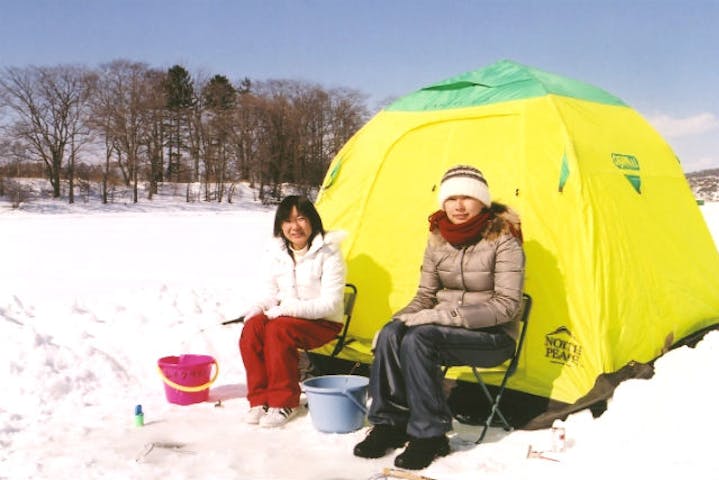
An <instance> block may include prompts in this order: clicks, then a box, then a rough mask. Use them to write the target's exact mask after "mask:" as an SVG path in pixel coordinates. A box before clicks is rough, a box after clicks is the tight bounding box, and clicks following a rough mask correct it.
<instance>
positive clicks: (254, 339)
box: [240, 313, 342, 408]
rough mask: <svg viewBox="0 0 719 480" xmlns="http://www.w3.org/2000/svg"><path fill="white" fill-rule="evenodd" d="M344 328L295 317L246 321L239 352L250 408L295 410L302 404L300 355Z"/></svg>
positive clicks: (257, 318)
mask: <svg viewBox="0 0 719 480" xmlns="http://www.w3.org/2000/svg"><path fill="white" fill-rule="evenodd" d="M341 329H342V325H341V324H339V323H337V322H330V321H327V320H304V319H301V318H295V317H277V318H275V319H274V320H270V319H268V318H267V317H266V316H265V314H264V313H261V314H259V315H255V316H254V317H252V318H250V319H249V320H246V321H245V326H244V327H243V328H242V334H241V335H240V353H241V354H242V361H243V362H244V363H245V372H246V373H247V400H249V402H250V406H252V407H254V406H257V405H267V406H268V407H276V408H283V407H290V408H295V407H297V406H298V405H299V404H300V385H299V381H300V378H299V352H298V351H297V349H299V348H304V349H307V350H310V349H313V348H317V347H321V346H322V345H324V344H325V343H327V342H329V341H330V340H332V339H333V338H335V336H336V335H337V333H339V331H340V330H341Z"/></svg>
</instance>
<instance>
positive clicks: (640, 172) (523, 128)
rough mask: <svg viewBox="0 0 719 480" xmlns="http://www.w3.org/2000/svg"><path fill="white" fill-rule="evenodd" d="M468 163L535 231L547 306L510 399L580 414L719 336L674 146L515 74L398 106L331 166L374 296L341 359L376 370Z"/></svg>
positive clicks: (559, 83)
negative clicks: (675, 353)
mask: <svg viewBox="0 0 719 480" xmlns="http://www.w3.org/2000/svg"><path fill="white" fill-rule="evenodd" d="M458 163H467V164H471V165H474V166H476V167H477V168H479V169H480V170H481V171H482V172H483V173H484V175H485V177H486V178H487V179H488V181H489V186H490V190H491V192H492V195H493V199H494V200H496V201H499V202H501V203H505V204H508V205H510V206H512V207H513V208H514V209H515V210H517V211H518V212H519V213H520V215H521V217H522V228H523V231H524V237H525V244H524V247H525V251H526V254H527V274H526V291H527V292H528V293H529V294H531V295H532V297H533V298H534V305H533V308H532V312H531V319H530V323H529V325H530V326H529V330H528V334H527V340H526V343H525V352H524V353H523V361H522V362H521V364H520V367H519V370H518V371H517V373H516V374H515V376H514V377H513V378H512V379H511V380H510V382H509V384H508V388H510V389H514V390H519V391H522V392H527V393H531V394H533V395H539V396H542V397H546V398H550V399H552V400H555V401H559V402H564V403H569V404H571V403H574V402H575V401H576V400H577V399H579V398H580V397H582V396H583V395H585V394H586V393H587V392H588V391H589V390H590V389H591V388H592V386H593V384H594V382H595V379H596V378H597V377H598V376H599V375H601V374H602V373H610V372H615V371H617V370H618V369H620V368H621V367H623V366H624V365H626V364H628V363H629V362H631V361H638V362H648V361H651V360H652V359H654V358H656V357H657V356H659V355H661V354H662V352H663V351H665V349H666V348H667V347H669V346H671V345H672V344H673V343H674V342H676V341H677V340H679V339H681V338H682V337H685V336H686V335H688V334H691V333H693V332H696V331H698V330H701V329H703V328H705V327H707V326H709V325H712V324H716V323H719V254H718V253H717V249H716V247H715V245H714V243H713V240H712V238H711V236H710V233H709V231H708V229H707V227H706V225H705V223H704V219H703V217H702V215H701V212H700V211H699V208H698V207H697V205H696V202H695V200H694V197H693V195H692V194H691V192H690V189H689V186H688V184H687V181H686V179H685V177H684V174H683V172H682V169H681V166H680V164H679V161H678V159H677V158H676V156H675V154H674V153H673V151H672V149H671V148H670V147H669V145H668V144H667V143H666V142H665V141H664V140H663V139H662V137H661V136H660V135H659V134H658V133H657V132H656V131H655V130H654V129H653V128H652V127H651V126H650V125H649V124H648V123H647V122H646V121H645V120H644V119H643V118H642V117H641V116H640V115H639V114H638V113H637V112H636V111H634V110H633V109H632V108H630V107H628V106H627V105H626V104H624V103H623V102H622V101H621V100H620V99H618V98H616V97H614V96H612V95H610V94H608V93H607V92H605V91H603V90H601V89H598V88H596V87H593V86H590V85H587V84H584V83H581V82H578V81H574V80H570V79H567V78H563V77H559V76H557V75H553V74H549V73H546V72H543V71H540V70H537V69H533V68H529V67H526V66H523V65H519V64H516V63H513V62H509V61H501V62H498V63H496V64H493V65H491V66H489V67H486V68H484V69H481V70H477V71H472V72H468V73H465V74H462V75H459V76H457V77H454V78H450V79H448V80H445V81H443V82H440V83H437V84H434V85H431V86H429V87H426V88H423V89H421V90H419V91H417V92H415V93H412V94H410V95H407V96H405V97H402V98H400V99H399V100H397V101H396V102H394V103H393V104H391V105H390V106H389V107H387V108H385V109H384V110H382V111H381V112H379V113H378V114H377V115H376V116H375V117H374V118H373V119H371V120H370V121H369V122H368V123H367V124H366V125H365V126H364V127H363V128H362V129H361V130H360V131H359V132H357V134H356V135H355V136H354V137H352V138H351V139H350V140H349V141H348V142H347V144H346V145H345V146H344V147H343V149H342V150H341V151H340V152H339V153H338V155H337V156H336V158H335V159H334V160H333V162H332V164H331V165H330V168H329V170H328V173H327V176H326V178H325V181H324V184H323V186H322V189H321V192H320V195H319V196H318V201H317V206H318V209H319V210H320V213H321V214H322V217H323V221H324V222H325V225H327V226H328V227H329V228H332V229H337V228H340V229H345V230H347V231H348V232H349V237H348V238H347V240H345V242H344V247H343V248H344V253H345V255H346V259H347V262H348V281H351V282H353V283H355V284H356V285H357V286H358V287H359V292H360V293H359V296H358V298H357V303H356V306H355V311H354V316H353V320H352V323H351V327H350V333H349V336H350V337H352V338H355V339H356V341H354V342H353V343H351V344H350V345H349V346H348V347H346V348H345V350H344V351H343V353H342V355H341V356H342V357H343V358H345V359H348V360H359V361H362V362H366V363H369V362H370V361H371V353H370V350H369V343H370V341H371V338H372V337H373V335H374V333H375V331H376V330H377V329H379V328H380V327H381V326H382V325H383V324H384V323H385V322H387V321H388V319H389V318H390V315H391V314H392V312H394V311H396V310H398V309H399V308H400V307H402V306H404V305H405V304H406V303H407V302H408V301H409V299H410V298H411V297H412V295H413V294H414V292H415V289H416V287H417V282H418V279H419V266H420V263H421V259H422V252H423V249H424V246H425V242H426V239H427V234H428V223H427V217H428V215H429V214H430V213H432V212H433V211H435V210H436V209H437V207H438V205H437V200H436V198H437V195H436V189H437V186H438V181H439V179H440V178H441V175H442V173H443V172H444V171H445V170H446V169H447V168H448V167H450V166H452V165H455V164H458ZM325 353H326V352H325Z"/></svg>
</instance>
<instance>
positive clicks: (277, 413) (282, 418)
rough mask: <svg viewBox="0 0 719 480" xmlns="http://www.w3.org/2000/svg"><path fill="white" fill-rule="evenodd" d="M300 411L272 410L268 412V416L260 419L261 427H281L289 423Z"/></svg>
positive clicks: (293, 409) (287, 408)
mask: <svg viewBox="0 0 719 480" xmlns="http://www.w3.org/2000/svg"><path fill="white" fill-rule="evenodd" d="M298 411H299V408H289V407H284V408H270V409H269V410H267V415H265V416H264V417H262V418H260V427H265V428H274V427H280V426H282V425H284V424H285V423H287V422H288V421H289V420H290V419H291V418H292V417H294V416H295V415H297V412H298Z"/></svg>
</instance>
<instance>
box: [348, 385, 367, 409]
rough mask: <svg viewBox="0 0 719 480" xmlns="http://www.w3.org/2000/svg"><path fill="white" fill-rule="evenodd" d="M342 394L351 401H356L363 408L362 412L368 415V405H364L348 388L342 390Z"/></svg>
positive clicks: (356, 404) (358, 406) (357, 405)
mask: <svg viewBox="0 0 719 480" xmlns="http://www.w3.org/2000/svg"><path fill="white" fill-rule="evenodd" d="M342 395H344V396H345V397H347V398H348V399H349V401H350V402H352V403H354V404H355V406H356V407H357V408H359V409H360V410H362V413H363V414H364V415H367V406H366V405H362V404H361V403H360V402H358V401H357V399H356V398H355V397H354V396H353V395H350V393H349V392H348V391H347V390H342Z"/></svg>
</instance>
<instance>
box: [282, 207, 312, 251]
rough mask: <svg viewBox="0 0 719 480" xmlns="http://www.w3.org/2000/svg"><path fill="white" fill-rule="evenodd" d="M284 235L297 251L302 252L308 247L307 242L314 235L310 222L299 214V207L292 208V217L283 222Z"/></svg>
mask: <svg viewBox="0 0 719 480" xmlns="http://www.w3.org/2000/svg"><path fill="white" fill-rule="evenodd" d="M282 235H284V237H285V238H286V239H287V241H289V242H290V244H291V245H292V248H294V249H295V250H302V249H303V248H305V246H307V241H308V240H309V239H310V235H312V225H311V224H310V220H309V219H308V218H307V217H305V216H304V215H302V214H300V213H298V212H297V207H292V211H291V212H290V216H289V218H288V219H287V220H285V221H283V222H282Z"/></svg>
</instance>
